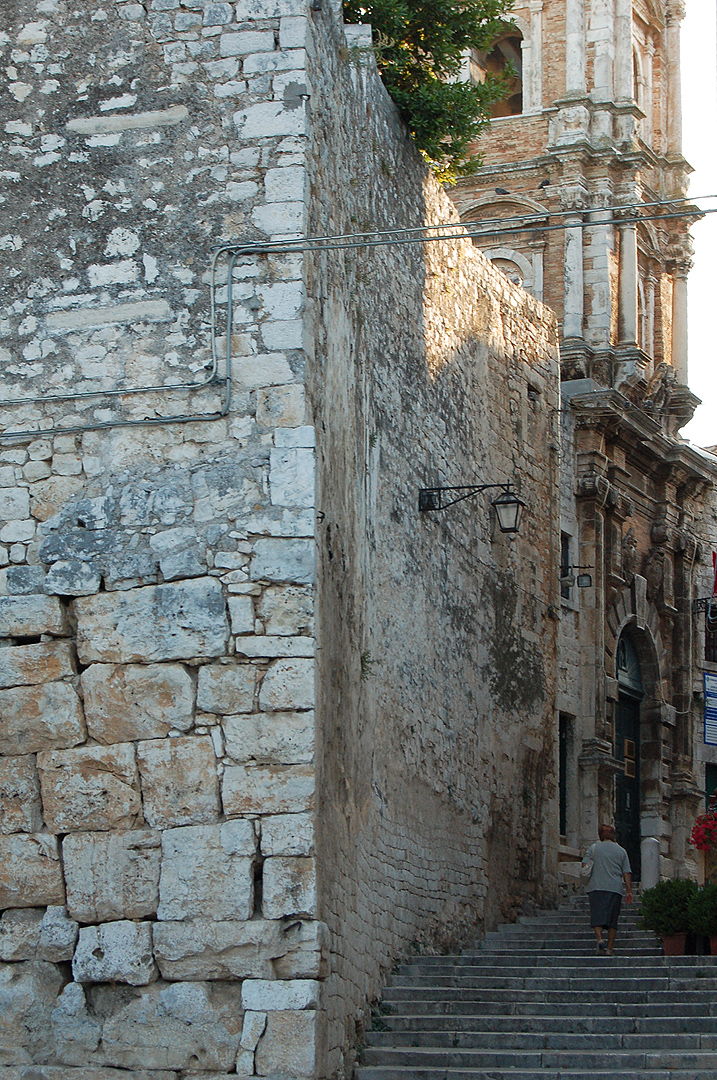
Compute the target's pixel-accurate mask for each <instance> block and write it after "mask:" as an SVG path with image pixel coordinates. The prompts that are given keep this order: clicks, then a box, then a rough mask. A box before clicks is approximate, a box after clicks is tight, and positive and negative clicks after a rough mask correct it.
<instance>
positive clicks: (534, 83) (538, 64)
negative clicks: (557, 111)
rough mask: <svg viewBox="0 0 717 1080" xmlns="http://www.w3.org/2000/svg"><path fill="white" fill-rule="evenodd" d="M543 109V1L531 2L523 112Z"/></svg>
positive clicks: (532, 0) (524, 51) (525, 49)
mask: <svg viewBox="0 0 717 1080" xmlns="http://www.w3.org/2000/svg"><path fill="white" fill-rule="evenodd" d="M542 108H543V0H530V35H529V37H528V40H527V41H524V42H523V112H524V113H535V112H540V111H541V109H542Z"/></svg>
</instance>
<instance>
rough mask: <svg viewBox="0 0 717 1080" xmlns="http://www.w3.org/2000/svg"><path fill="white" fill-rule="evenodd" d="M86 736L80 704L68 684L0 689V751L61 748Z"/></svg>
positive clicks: (4, 752)
mask: <svg viewBox="0 0 717 1080" xmlns="http://www.w3.org/2000/svg"><path fill="white" fill-rule="evenodd" d="M85 737H86V732H85V721H84V718H83V715H82V703H81V701H80V699H79V697H78V696H77V693H76V691H75V690H74V688H73V687H72V686H70V684H69V683H65V682H50V683H44V684H43V685H41V686H16V687H13V688H12V689H11V690H0V754H32V753H35V751H37V750H50V749H55V748H57V749H64V748H66V747H69V746H77V744H78V743H81V742H84V740H85Z"/></svg>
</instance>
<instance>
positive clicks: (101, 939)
mask: <svg viewBox="0 0 717 1080" xmlns="http://www.w3.org/2000/svg"><path fill="white" fill-rule="evenodd" d="M72 974H73V976H74V978H75V981H76V982H79V983H96V982H121V983H129V984H130V986H146V985H147V984H148V983H150V982H153V981H154V980H155V979H156V978H157V968H156V965H155V963H154V960H153V959H152V924H151V923H148V922H139V923H138V922H126V921H118V922H110V923H105V924H104V925H103V926H83V928H82V929H81V930H80V938H79V941H78V943H77V949H76V951H75V956H74V959H73V961H72Z"/></svg>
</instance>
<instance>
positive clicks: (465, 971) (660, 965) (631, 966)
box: [394, 953, 717, 981]
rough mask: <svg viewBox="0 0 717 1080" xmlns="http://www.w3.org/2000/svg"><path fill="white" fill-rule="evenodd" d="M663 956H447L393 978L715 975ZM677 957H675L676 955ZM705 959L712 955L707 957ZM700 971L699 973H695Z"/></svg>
mask: <svg viewBox="0 0 717 1080" xmlns="http://www.w3.org/2000/svg"><path fill="white" fill-rule="evenodd" d="M666 959H667V958H666V957H663V956H655V957H645V958H642V957H641V958H639V959H635V958H633V957H632V956H630V957H629V958H625V956H624V954H621V953H616V954H615V956H614V957H613V958H612V959H610V958H608V957H604V956H596V955H595V954H594V953H593V954H592V955H590V956H586V957H567V958H565V959H562V960H560V961H556V960H554V959H552V958H546V957H544V956H539V957H529V958H526V959H525V960H524V961H522V962H519V961H518V960H517V959H516V960H514V961H511V962H508V961H506V960H503V961H498V962H495V961H491V962H490V963H489V962H488V961H487V960H486V962H485V963H483V964H477V963H476V964H455V963H452V962H451V960H450V958H449V957H446V958H444V961H443V963H441V964H419V963H411V964H402V965H401V967H400V968H398V970H397V971H396V973H395V975H394V981H395V980H397V979H408V978H413V977H416V978H423V979H428V978H436V979H446V978H459V979H482V978H490V977H494V976H496V975H505V977H506V978H517V977H523V976H528V975H531V974H533V973H535V974H537V975H543V976H545V977H547V975H548V974H554V975H555V976H556V977H558V978H564V977H565V976H566V975H570V976H576V975H577V976H578V977H579V976H580V974H588V973H589V975H590V976H591V977H592V978H601V977H602V976H603V974H605V973H610V972H612V973H613V974H614V972H615V971H616V970H620V971H621V972H623V973H624V974H626V975H629V976H630V977H631V978H636V979H640V978H650V977H653V976H655V975H663V974H664V975H665V977H668V978H669V977H672V976H673V975H676V974H677V975H679V976H680V977H681V978H682V977H691V978H700V979H702V978H717V964H711V963H707V964H705V963H703V962H702V963H700V964H691V965H688V964H682V965H680V966H677V965H675V966H672V965H668V964H667V963H666V962H665V961H666ZM675 959H678V958H675ZM679 959H685V960H686V959H693V960H699V961H703V958H702V957H679ZM706 959H707V960H708V961H709V960H711V957H707V958H706ZM698 972H700V974H697V973H698Z"/></svg>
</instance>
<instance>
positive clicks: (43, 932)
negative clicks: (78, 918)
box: [37, 905, 79, 963]
mask: <svg viewBox="0 0 717 1080" xmlns="http://www.w3.org/2000/svg"><path fill="white" fill-rule="evenodd" d="M78 930H79V927H78V926H77V923H76V922H75V920H74V919H71V918H70V916H69V915H68V913H67V908H66V907H64V906H60V905H51V906H50V907H48V908H47V909H46V911H45V914H44V915H43V917H42V923H41V926H40V942H39V945H38V954H37V958H38V960H51V961H53V962H54V963H59V962H60V961H63V960H71V959H72V954H73V952H74V950H75V945H76V944H77V934H78Z"/></svg>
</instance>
